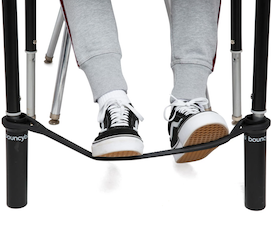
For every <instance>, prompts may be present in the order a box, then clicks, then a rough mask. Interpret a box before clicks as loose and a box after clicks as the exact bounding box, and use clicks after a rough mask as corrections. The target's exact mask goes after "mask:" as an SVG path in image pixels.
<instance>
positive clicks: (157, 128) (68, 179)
mask: <svg viewBox="0 0 271 245" xmlns="http://www.w3.org/2000/svg"><path fill="white" fill-rule="evenodd" d="M113 6H114V10H115V16H116V20H117V23H118V30H119V38H120V43H121V46H122V52H123V59H122V66H123V72H124V76H125V78H126V80H127V82H128V86H129V96H130V99H131V101H132V103H133V104H134V106H135V108H136V109H137V110H138V111H139V112H140V113H141V114H142V115H143V116H144V118H145V120H144V122H143V123H141V124H140V127H139V129H140V135H141V136H142V138H143V140H144V144H145V152H151V151H158V150H164V149H169V139H168V133H167V122H166V121H165V120H164V119H163V110H164V108H165V107H166V106H167V105H168V104H169V95H170V92H171V89H172V85H173V78H172V72H171V68H170V40H169V24H168V17H167V13H166V9H165V6H164V2H163V1H162V0H161V1H157V0H148V1H146V0H137V1H120V0H114V1H113ZM58 10H59V2H58V1H53V0H47V1H37V40H38V44H37V49H38V53H37V55H36V70H37V73H36V83H37V85H36V87H37V88H36V95H37V98H36V114H37V120H38V121H39V122H41V123H43V124H44V125H45V126H47V127H48V128H49V129H51V130H53V131H55V132H57V133H58V134H60V135H62V136H63V137H66V138H68V139H69V140H71V141H73V142H75V143H77V144H79V145H80V146H82V147H84V148H86V149H89V150H90V149H91V143H92V141H93V139H94V138H95V137H96V136H97V134H98V132H99V125H98V123H97V121H96V118H97V113H98V107H97V105H96V104H94V103H93V101H92V94H91V90H90V87H89V84H88V82H87V79H86V78H85V75H84V73H83V72H82V71H81V70H79V69H78V67H77V65H76V62H75V58H74V54H73V51H72V52H71V56H70V63H69V70H68V74H67V80H66V88H65V92H64V99H63V106H62V110H61V118H60V120H61V122H60V124H59V125H58V126H51V125H49V124H48V121H49V115H50V110H51V103H52V98H53V91H54V84H55V77H56V71H57V66H58V65H57V64H58V57H59V47H60V43H59V45H58V47H57V50H56V52H55V60H54V63H53V64H52V65H45V64H44V63H43V60H44V55H45V53H46V51H47V47H48V44H49V41H50V37H51V33H52V30H53V27H54V24H55V20H56V17H57V13H58ZM254 13H255V1H243V53H242V83H243V84H242V88H243V89H242V104H243V105H242V110H243V115H247V114H250V109H251V99H250V95H251V91H252V77H253V45H254V18H255V14H254ZM1 14H2V13H1ZM1 19H2V17H1ZM18 25H19V51H20V53H19V58H20V93H21V97H22V100H21V110H22V111H23V112H26V91H25V87H26V81H25V80H26V75H25V63H26V62H25V53H24V49H25V41H24V40H25V37H24V1H18ZM0 35H1V38H0V41H1V44H0V45H1V46H2V47H3V37H2V35H3V31H2V30H1V32H0ZM0 50H1V57H2V58H1V59H0V62H1V64H0V78H1V81H2V82H1V83H0V92H1V96H0V112H1V114H2V115H3V116H4V115H5V110H6V106H5V105H6V103H5V75H4V63H3V62H4V58H3V48H2V49H0ZM269 69H270V68H269ZM209 92H210V98H211V104H212V108H213V110H214V111H217V112H218V113H219V114H221V115H222V116H223V117H224V118H225V120H226V121H227V123H228V125H229V128H230V129H232V125H231V115H232V102H231V101H232V96H231V53H230V1H223V3H222V8H221V14H220V21H219V37H218V50H217V61H216V66H215V71H214V73H213V74H212V75H211V76H210V79H209ZM268 94H269V95H270V94H271V91H270V86H269V87H268ZM270 107H271V101H270V100H269V98H268V99H267V109H269V108H270ZM266 116H267V117H270V112H267V113H266ZM0 139H1V140H0V152H1V153H0V156H1V164H0V244H3V245H4V244H5V245H15V244H16V245H17V244H22V245H26V244H27V245H34V244H35V245H36V244H39V245H43V244H46V245H48V244H50V245H56V244H58V245H59V244H80V245H84V244H95V245H105V244H118V245H122V244H129V245H134V244H137V245H138V244H142V245H145V244H146V245H147V244H148V245H149V244H156V245H158V244H159V245H160V244H171V245H175V244H185V245H190V244H191V245H196V244H210V245H214V244H219V245H223V244H233V245H235V244H262V245H267V244H271V238H270V235H269V234H270V223H271V195H270V180H271V172H270V170H271V169H270V167H269V162H270V145H269V144H268V146H267V153H268V154H267V207H266V209H264V210H263V211H256V212H255V211H250V210H248V209H246V208H245V207H244V157H243V155H244V151H243V136H239V137H237V138H235V139H233V140H231V141H230V142H229V143H227V144H225V145H223V146H220V147H219V148H217V149H216V150H215V151H214V152H213V153H211V154H210V155H209V156H208V157H207V158H205V159H203V160H201V161H198V162H194V163H189V164H181V165H178V164H176V163H175V162H174V161H173V157H172V156H166V157H159V158H154V159H146V160H139V161H130V162H128V161H124V162H98V161H94V160H91V159H88V158H87V157H85V156H83V155H80V154H78V153H77V152H74V151H72V150H70V149H68V148H65V147H64V146H62V145H60V144H59V143H56V142H54V141H52V140H50V139H48V138H46V137H44V136H41V135H38V134H34V133H31V132H29V155H28V157H29V161H28V163H29V167H28V169H29V170H28V174H29V175H28V186H29V187H28V205H27V206H26V207H25V208H22V209H10V208H8V207H7V206H6V168H5V130H4V128H2V130H1V131H0Z"/></svg>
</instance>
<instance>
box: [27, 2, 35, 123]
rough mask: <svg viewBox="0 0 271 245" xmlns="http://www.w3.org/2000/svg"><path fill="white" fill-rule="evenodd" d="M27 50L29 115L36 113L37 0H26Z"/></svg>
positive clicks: (33, 115) (32, 115)
mask: <svg viewBox="0 0 271 245" xmlns="http://www.w3.org/2000/svg"><path fill="white" fill-rule="evenodd" d="M25 32H26V33H25V46H26V47H25V51H26V66H27V73H26V84H27V90H26V91H27V96H26V97H27V108H26V111H27V115H28V116H30V117H33V118H36V115H35V109H36V108H35V104H36V103H35V102H36V101H35V87H36V80H35V64H36V58H35V56H36V52H37V50H36V43H37V40H36V0H25Z"/></svg>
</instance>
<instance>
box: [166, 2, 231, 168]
mask: <svg viewBox="0 0 271 245" xmlns="http://www.w3.org/2000/svg"><path fill="white" fill-rule="evenodd" d="M165 3H166V6H167V10H168V14H169V21H170V30H171V48H172V50H171V51H172V56H171V67H172V70H173V73H174V87H173V90H172V96H171V108H172V110H171V115H170V118H169V124H168V131H169V135H170V141H171V147H172V148H181V147H183V146H189V145H195V144H201V143H206V142H210V141H213V140H216V139H219V138H221V137H223V136H225V135H227V134H228V128H227V125H226V122H225V120H224V119H223V118H222V117H221V116H219V115H218V114H217V113H215V112H213V111H205V107H206V105H207V104H208V100H207V99H206V89H207V80H208V76H209V75H210V74H211V72H212V70H213V67H214V61H215V56H216V45H217V25H218V15H219V9H220V0H204V1H202V0H165ZM212 150H213V149H208V150H204V151H198V152H191V153H186V154H177V155H174V158H175V160H176V162H178V163H183V162H190V161H195V160H199V159H202V158H204V157H206V156H207V155H208V154H209V153H210V152H211V151H212Z"/></svg>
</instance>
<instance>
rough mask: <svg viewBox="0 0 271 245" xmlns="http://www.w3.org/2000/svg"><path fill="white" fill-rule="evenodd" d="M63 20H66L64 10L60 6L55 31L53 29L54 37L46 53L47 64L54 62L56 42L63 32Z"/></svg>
mask: <svg viewBox="0 0 271 245" xmlns="http://www.w3.org/2000/svg"><path fill="white" fill-rule="evenodd" d="M63 22H64V17H63V13H62V10H61V8H60V10H59V12H58V16H57V20H56V24H55V27H54V31H53V34H52V37H51V41H50V44H49V47H48V50H47V53H46V55H45V60H44V62H45V63H46V64H49V63H52V61H53V57H54V52H55V48H56V44H57V41H58V38H59V34H60V32H61V29H62V25H63Z"/></svg>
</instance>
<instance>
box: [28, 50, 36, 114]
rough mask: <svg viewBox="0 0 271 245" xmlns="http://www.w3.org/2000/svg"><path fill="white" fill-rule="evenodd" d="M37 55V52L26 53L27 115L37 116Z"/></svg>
mask: <svg viewBox="0 0 271 245" xmlns="http://www.w3.org/2000/svg"><path fill="white" fill-rule="evenodd" d="M35 56H36V52H27V53H26V81H27V82H26V84H27V85H26V86H27V89H26V97H27V115H28V116H30V117H33V118H36V115H35V87H36V86H35Z"/></svg>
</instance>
